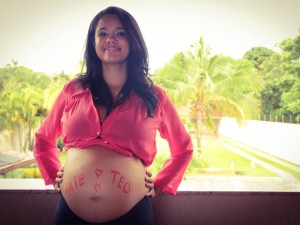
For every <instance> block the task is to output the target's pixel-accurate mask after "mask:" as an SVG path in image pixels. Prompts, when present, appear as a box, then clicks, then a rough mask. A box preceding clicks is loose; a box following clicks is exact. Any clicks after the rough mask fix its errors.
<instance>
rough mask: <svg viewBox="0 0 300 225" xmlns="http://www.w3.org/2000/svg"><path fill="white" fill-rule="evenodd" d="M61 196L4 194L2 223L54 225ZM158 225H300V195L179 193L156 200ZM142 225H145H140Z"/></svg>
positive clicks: (1, 195) (1, 193)
mask: <svg viewBox="0 0 300 225" xmlns="http://www.w3.org/2000/svg"><path fill="white" fill-rule="evenodd" d="M57 201H58V194H57V193H55V192H54V191H49V190H48V191H47V190H40V191H39V190H0V216H1V219H0V221H1V222H0V223H1V224H3V225H52V224H53V216H54V211H55V207H56V204H57ZM152 203H153V212H154V225H208V224H209V225H228V224H230V225H253V224H255V225H267V224H268V225H269V224H272V225H298V224H299V221H300V213H299V212H300V211H299V210H300V193H278V192H277V193H276V192H274V193H272V192H179V193H178V195H177V196H170V195H161V196H158V197H156V198H154V199H153V200H152ZM136 225H142V224H136Z"/></svg>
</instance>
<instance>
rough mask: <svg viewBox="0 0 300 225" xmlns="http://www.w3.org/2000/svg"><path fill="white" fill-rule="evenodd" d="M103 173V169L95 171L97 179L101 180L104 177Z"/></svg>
mask: <svg viewBox="0 0 300 225" xmlns="http://www.w3.org/2000/svg"><path fill="white" fill-rule="evenodd" d="M102 173H103V171H102V170H101V169H96V170H95V174H96V176H97V178H99V177H100V176H101V175H102Z"/></svg>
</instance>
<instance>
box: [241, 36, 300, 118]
mask: <svg viewBox="0 0 300 225" xmlns="http://www.w3.org/2000/svg"><path fill="white" fill-rule="evenodd" d="M278 47H279V48H280V49H281V52H280V53H276V52H272V51H271V50H268V49H266V48H261V47H259V48H253V49H251V50H250V51H248V52H247V53H246V54H245V56H244V58H246V59H248V60H250V61H251V62H252V63H253V65H255V66H256V68H257V69H258V71H259V73H260V74H261V76H262V77H263V80H264V84H265V85H264V89H263V90H262V93H261V111H262V114H268V115H272V116H279V115H280V116H281V115H285V114H287V115H292V116H294V117H295V118H297V117H298V120H299V121H300V106H299V105H300V96H299V93H300V88H299V87H300V79H299V78H300V35H298V36H297V37H296V38H294V39H291V38H289V39H286V40H283V41H282V42H281V43H279V44H278ZM257 59H260V60H257ZM261 59H263V60H261ZM257 61H259V62H260V63H257Z"/></svg>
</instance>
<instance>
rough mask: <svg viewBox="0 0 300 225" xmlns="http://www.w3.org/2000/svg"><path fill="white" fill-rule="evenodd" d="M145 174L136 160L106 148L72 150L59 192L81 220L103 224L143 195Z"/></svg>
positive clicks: (130, 206) (121, 213)
mask: <svg viewBox="0 0 300 225" xmlns="http://www.w3.org/2000/svg"><path fill="white" fill-rule="evenodd" d="M145 171H146V169H145V167H144V165H143V164H142V162H141V161H140V160H139V159H137V158H135V157H126V156H124V155H122V154H120V153H118V152H116V151H114V150H111V149H107V148H105V147H101V146H97V147H89V148H86V149H76V148H72V149H69V150H68V154H67V160H66V163H65V166H64V177H63V183H62V184H61V192H62V194H63V196H64V198H65V199H66V201H67V203H68V205H69V207H70V208H71V210H72V211H73V212H74V213H75V214H76V215H78V216H79V217H80V218H82V219H84V220H86V221H89V222H92V223H101V222H106V221H110V220H113V219H116V218H118V217H120V216H122V215H124V214H126V213H127V212H128V211H129V210H130V209H131V208H132V207H133V206H134V205H135V204H136V203H138V202H139V201H140V200H141V199H142V198H143V197H144V196H145V195H146V193H147V191H148V190H147V188H146V187H145V174H146V172H145Z"/></svg>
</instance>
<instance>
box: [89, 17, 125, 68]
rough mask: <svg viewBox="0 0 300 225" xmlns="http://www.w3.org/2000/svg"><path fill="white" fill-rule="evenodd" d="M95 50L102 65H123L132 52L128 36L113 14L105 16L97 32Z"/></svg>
mask: <svg viewBox="0 0 300 225" xmlns="http://www.w3.org/2000/svg"><path fill="white" fill-rule="evenodd" d="M95 50H96V53H97V55H98V57H99V58H100V59H101V61H102V64H122V63H126V59H127V57H128V55H129V52H130V46H129V41H128V39H127V34H126V31H125V29H124V28H123V26H122V24H121V22H120V20H119V19H118V18H117V17H116V16H115V15H113V14H106V15H104V16H103V17H102V18H101V19H100V20H99V21H98V24H97V27H96V31H95Z"/></svg>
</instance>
